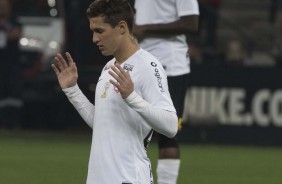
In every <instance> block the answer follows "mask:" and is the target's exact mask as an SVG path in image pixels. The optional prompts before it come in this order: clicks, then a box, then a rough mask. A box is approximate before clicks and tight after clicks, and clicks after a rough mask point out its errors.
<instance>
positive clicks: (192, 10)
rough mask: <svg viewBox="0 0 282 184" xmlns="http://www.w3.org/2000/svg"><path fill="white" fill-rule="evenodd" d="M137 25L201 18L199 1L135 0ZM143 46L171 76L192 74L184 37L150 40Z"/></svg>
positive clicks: (145, 41)
mask: <svg viewBox="0 0 282 184" xmlns="http://www.w3.org/2000/svg"><path fill="white" fill-rule="evenodd" d="M135 9H136V24H137V25H144V24H158V23H161V24H164V23H170V22H174V21H176V20H179V19H180V17H182V16H186V15H199V7H198V3H197V0H135ZM140 46H141V47H142V48H143V49H145V50H147V51H148V52H150V53H152V54H153V55H154V56H156V57H157V58H158V60H159V61H160V62H161V63H162V65H163V67H164V68H165V70H166V74H167V75H168V76H178V75H183V74H187V73H189V72H190V66H189V64H190V59H189V57H188V56H187V52H188V45H187V42H186V37H185V35H184V34H182V35H177V36H172V37H158V38H156V37H148V38H145V39H144V40H142V42H141V43H140Z"/></svg>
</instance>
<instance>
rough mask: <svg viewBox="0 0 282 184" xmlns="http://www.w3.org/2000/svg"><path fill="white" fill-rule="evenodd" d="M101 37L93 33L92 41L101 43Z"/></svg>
mask: <svg viewBox="0 0 282 184" xmlns="http://www.w3.org/2000/svg"><path fill="white" fill-rule="evenodd" d="M99 40H100V39H99V37H98V36H97V34H95V33H93V37H92V41H93V42H94V43H95V44H97V43H98V42H99Z"/></svg>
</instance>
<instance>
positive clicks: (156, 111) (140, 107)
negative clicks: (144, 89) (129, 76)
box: [125, 91, 178, 138]
mask: <svg viewBox="0 0 282 184" xmlns="http://www.w3.org/2000/svg"><path fill="white" fill-rule="evenodd" d="M125 102H126V103H127V104H128V105H129V106H130V107H131V108H132V109H134V110H135V111H136V112H138V113H139V114H140V116H142V117H143V118H144V119H145V120H146V122H147V123H148V124H149V125H150V126H151V127H152V128H153V129H154V130H155V131H157V132H159V133H161V134H163V135H165V136H167V137H169V138H172V137H174V136H175V135H176V133H177V129H178V118H177V115H176V113H175V112H170V111H167V110H164V109H161V108H157V107H154V106H152V105H151V104H150V103H148V102H147V101H145V100H144V99H143V98H142V97H141V96H139V95H138V94H137V93H136V92H135V91H133V92H132V93H131V94H130V95H129V96H128V97H127V98H126V99H125Z"/></svg>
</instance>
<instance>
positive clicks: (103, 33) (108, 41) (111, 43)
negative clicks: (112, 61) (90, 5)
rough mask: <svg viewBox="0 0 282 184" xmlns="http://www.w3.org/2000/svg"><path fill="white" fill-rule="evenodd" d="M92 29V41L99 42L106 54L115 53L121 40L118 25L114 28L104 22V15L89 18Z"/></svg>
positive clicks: (102, 51) (100, 48)
mask: <svg viewBox="0 0 282 184" xmlns="http://www.w3.org/2000/svg"><path fill="white" fill-rule="evenodd" d="M89 22H90V29H91V30H92V31H93V37H92V41H93V42H94V43H95V44H97V46H98V48H99V50H100V51H101V53H102V54H103V55H104V56H109V55H115V53H116V52H117V51H118V48H119V45H120V44H119V43H120V40H121V36H120V31H119V30H118V28H117V27H118V26H116V27H115V28H112V27H111V25H110V24H108V23H105V22H104V17H102V16H99V17H93V18H90V19H89Z"/></svg>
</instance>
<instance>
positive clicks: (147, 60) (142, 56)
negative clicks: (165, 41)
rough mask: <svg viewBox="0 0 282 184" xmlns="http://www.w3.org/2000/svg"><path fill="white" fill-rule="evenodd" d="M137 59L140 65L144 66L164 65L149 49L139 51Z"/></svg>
mask: <svg viewBox="0 0 282 184" xmlns="http://www.w3.org/2000/svg"><path fill="white" fill-rule="evenodd" d="M137 54H138V55H137V60H138V64H139V66H143V67H145V68H148V67H152V66H153V67H156V66H162V65H161V63H160V62H159V61H158V59H157V58H156V57H155V56H154V55H153V54H151V53H149V52H148V51H146V50H144V49H142V48H141V49H140V50H139V51H138V53H137Z"/></svg>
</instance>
